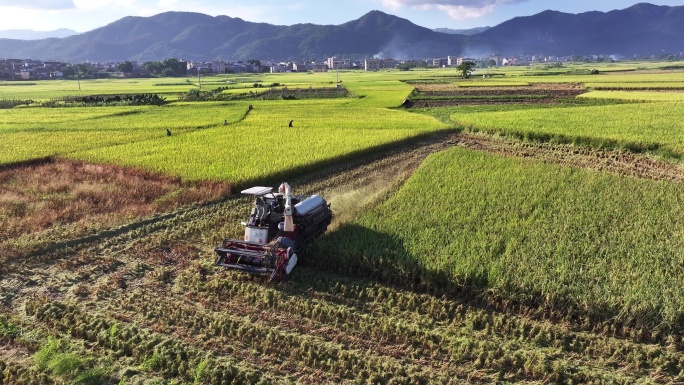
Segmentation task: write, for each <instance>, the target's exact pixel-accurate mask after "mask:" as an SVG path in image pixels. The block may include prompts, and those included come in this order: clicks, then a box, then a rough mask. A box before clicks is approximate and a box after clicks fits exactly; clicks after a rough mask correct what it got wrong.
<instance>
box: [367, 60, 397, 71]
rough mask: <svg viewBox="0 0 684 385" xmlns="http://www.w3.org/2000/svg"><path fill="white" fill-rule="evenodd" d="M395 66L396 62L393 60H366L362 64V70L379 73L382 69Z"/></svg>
mask: <svg viewBox="0 0 684 385" xmlns="http://www.w3.org/2000/svg"><path fill="white" fill-rule="evenodd" d="M396 66H397V61H396V60H394V59H366V60H365V61H364V63H363V68H364V70H366V71H379V70H380V69H384V68H394V67H396Z"/></svg>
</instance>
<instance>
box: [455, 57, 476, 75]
mask: <svg viewBox="0 0 684 385" xmlns="http://www.w3.org/2000/svg"><path fill="white" fill-rule="evenodd" d="M473 67H475V63H473V62H471V61H464V62H463V63H461V64H460V65H459V66H458V67H456V69H457V70H459V71H461V75H462V76H463V79H470V75H471V74H472V73H473Z"/></svg>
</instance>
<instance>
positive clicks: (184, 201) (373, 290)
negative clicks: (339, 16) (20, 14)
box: [0, 62, 684, 385]
mask: <svg viewBox="0 0 684 385" xmlns="http://www.w3.org/2000/svg"><path fill="white" fill-rule="evenodd" d="M676 64H677V63H669V62H667V63H666V62H642V63H639V62H625V63H607V62H605V63H584V64H572V63H563V65H562V66H548V65H544V64H534V65H530V66H519V67H506V68H488V69H476V70H475V72H474V75H473V77H472V78H470V79H462V78H461V76H460V75H461V74H460V72H459V71H457V70H456V69H453V68H439V69H437V68H435V69H414V70H410V71H399V70H383V71H378V72H364V71H351V70H350V71H339V72H338V71H330V72H327V73H285V74H234V75H219V76H203V77H202V78H201V79H198V78H196V77H194V78H193V77H188V78H154V79H107V80H87V79H83V80H81V81H80V90H79V84H78V83H77V82H76V81H35V82H0V101H2V100H5V101H7V102H6V103H4V104H3V103H0V107H3V108H2V109H0V224H2V226H1V228H0V245H2V248H3V253H1V255H0V385H10V384H11V385H23V384H48V385H52V384H54V385H63V384H103V385H110V384H111V385H121V384H138V385H152V384H169V385H171V384H321V383H330V384H461V383H476V384H508V383H516V384H518V383H519V384H550V383H553V384H585V383H586V384H675V383H682V382H683V381H684V337H683V336H684V311H683V310H682V309H684V289H682V287H681V286H682V285H680V283H681V282H682V281H683V280H684V165H683V164H682V157H684V123H682V122H683V121H684V119H683V118H684V115H683V114H684V100H683V99H682V95H684V93H683V92H682V90H683V89H684V71H681V70H671V69H669V70H666V69H664V68H665V67H668V66H671V65H676ZM593 69H597V70H598V71H599V74H594V75H590V74H589V73H590V72H591V70H593ZM482 75H490V77H483V76H482ZM200 80H201V85H202V86H201V87H202V89H201V90H200ZM333 87H341V88H344V91H345V92H343V93H339V94H335V95H334V97H323V96H320V97H319V96H316V95H317V94H315V93H312V94H311V95H313V96H311V95H308V96H306V97H299V96H297V94H296V93H293V94H286V93H284V92H280V93H279V94H278V93H276V92H275V91H283V90H285V89H287V90H297V89H299V90H312V91H313V90H318V89H323V88H333ZM268 89H273V90H274V94H275V96H273V97H272V98H269V99H267V98H265V97H261V96H262V95H260V94H259V92H263V91H265V90H268ZM211 90H216V92H215V95H219V96H221V97H225V99H221V100H223V101H190V100H187V99H183V96H184V95H202V94H203V93H204V92H205V91H206V92H207V93H204V94H203V95H208V91H211ZM124 94H157V95H159V96H161V97H162V98H165V102H164V103H163V104H162V105H138V106H134V105H123V103H120V104H117V103H116V102H112V103H109V104H111V105H102V104H103V103H100V105H93V106H87V103H86V102H84V101H79V102H78V103H75V104H73V105H71V106H70V105H69V104H66V105H65V104H60V103H48V104H47V105H51V106H52V107H46V106H45V105H44V104H41V103H42V102H50V101H51V100H53V101H56V100H62V99H60V98H65V97H75V96H90V95H124ZM235 95H238V96H239V100H238V98H235V97H234V96H235ZM11 100H15V101H16V100H21V101H27V102H25V103H15V102H10V101H11ZM180 100H184V101H180ZM15 104H16V106H15V107H13V108H9V107H12V106H14V105H15ZM104 104H107V103H104ZM5 107H7V108H5ZM224 121H225V124H224ZM290 122H291V123H292V126H291V127H290V126H289V123H290ZM167 130H169V132H170V135H167ZM282 181H288V182H289V183H290V184H291V185H292V187H293V192H294V194H295V195H299V194H305V195H311V194H320V195H321V196H322V197H324V198H325V199H326V200H327V202H328V203H330V205H331V209H332V211H333V213H334V218H333V222H332V223H331V225H330V226H329V227H328V231H327V233H326V234H325V235H323V236H322V237H320V238H318V239H316V240H315V241H314V242H313V243H312V244H311V245H310V246H309V247H308V249H307V250H306V251H305V252H304V253H303V254H302V255H300V258H299V262H298V265H297V266H296V267H295V269H294V270H293V272H292V274H291V275H288V276H286V277H285V278H284V279H283V280H282V281H280V282H267V280H266V279H262V278H258V277H252V276H249V275H246V274H242V273H240V272H236V271H227V270H224V269H220V268H216V267H215V266H214V261H215V253H214V247H215V246H216V245H217V244H219V243H220V242H221V240H222V239H223V238H225V237H229V238H238V239H239V238H241V237H242V234H243V232H244V229H243V227H242V226H241V225H240V222H241V221H245V220H246V219H247V217H248V215H249V213H250V210H251V209H252V204H253V201H252V200H251V197H249V198H245V197H242V196H240V195H239V194H236V192H238V191H240V190H241V189H242V188H244V187H251V186H253V185H262V186H277V185H278V184H279V183H280V182H282Z"/></svg>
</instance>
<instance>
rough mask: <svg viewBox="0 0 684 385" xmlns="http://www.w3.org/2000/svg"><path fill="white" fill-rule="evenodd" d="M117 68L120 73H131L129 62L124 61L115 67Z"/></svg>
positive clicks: (131, 68) (131, 65) (131, 64)
mask: <svg viewBox="0 0 684 385" xmlns="http://www.w3.org/2000/svg"><path fill="white" fill-rule="evenodd" d="M117 68H118V69H119V71H121V72H123V73H131V72H133V63H131V62H130V61H128V60H126V61H125V62H123V63H119V65H118V66H117Z"/></svg>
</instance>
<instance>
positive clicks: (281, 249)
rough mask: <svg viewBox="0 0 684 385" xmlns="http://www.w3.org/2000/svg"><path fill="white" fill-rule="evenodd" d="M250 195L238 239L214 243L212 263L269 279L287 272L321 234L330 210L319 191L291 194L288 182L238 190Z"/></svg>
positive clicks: (328, 219)
mask: <svg viewBox="0 0 684 385" xmlns="http://www.w3.org/2000/svg"><path fill="white" fill-rule="evenodd" d="M242 193H243V194H247V195H252V196H254V198H255V200H254V207H253V208H252V212H251V214H250V216H249V220H248V221H247V222H243V223H242V224H243V225H244V226H245V235H244V238H243V239H242V240H237V239H229V238H226V239H224V240H223V242H222V243H221V245H219V246H217V247H216V249H215V251H216V254H217V258H216V265H217V266H222V267H225V268H228V269H234V270H241V271H244V272H247V273H250V274H256V275H265V276H268V277H269V281H272V280H276V279H280V278H281V277H283V276H284V275H285V274H290V272H291V271H292V268H294V266H295V265H296V264H297V259H298V255H301V254H302V252H303V251H304V249H305V248H306V246H308V245H309V244H310V243H311V242H312V241H313V240H314V239H316V238H317V237H319V236H321V235H323V234H324V233H325V231H326V230H327V228H328V225H329V224H330V221H331V220H332V211H331V210H330V204H328V203H327V202H326V201H325V199H323V197H321V196H320V195H312V196H310V197H308V198H306V199H302V197H299V198H297V197H294V196H293V195H292V191H291V189H290V185H289V184H287V183H283V184H281V185H280V187H279V188H278V192H273V189H272V188H271V187H262V186H256V187H252V188H249V189H246V190H243V191H242Z"/></svg>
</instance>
